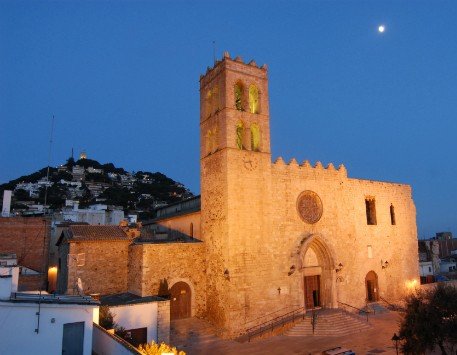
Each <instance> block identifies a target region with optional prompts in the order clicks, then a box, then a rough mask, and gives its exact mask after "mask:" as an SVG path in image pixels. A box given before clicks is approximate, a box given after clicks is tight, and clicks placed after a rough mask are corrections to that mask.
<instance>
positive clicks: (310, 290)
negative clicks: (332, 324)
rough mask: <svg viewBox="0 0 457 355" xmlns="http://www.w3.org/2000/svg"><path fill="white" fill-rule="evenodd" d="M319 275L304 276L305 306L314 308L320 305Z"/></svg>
mask: <svg viewBox="0 0 457 355" xmlns="http://www.w3.org/2000/svg"><path fill="white" fill-rule="evenodd" d="M320 283H321V277H320V275H314V276H304V280H303V285H304V291H305V307H306V308H307V309H309V308H315V307H319V306H320V305H321V300H320V298H321V292H320Z"/></svg>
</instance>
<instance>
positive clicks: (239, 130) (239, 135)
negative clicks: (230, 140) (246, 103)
mask: <svg viewBox="0 0 457 355" xmlns="http://www.w3.org/2000/svg"><path fill="white" fill-rule="evenodd" d="M236 147H237V148H238V149H243V122H241V121H240V122H238V123H237V124H236Z"/></svg>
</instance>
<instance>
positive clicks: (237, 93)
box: [235, 83, 243, 111]
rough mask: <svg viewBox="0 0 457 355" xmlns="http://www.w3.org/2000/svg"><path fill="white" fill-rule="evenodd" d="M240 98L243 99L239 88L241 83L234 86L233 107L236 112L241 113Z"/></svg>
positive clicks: (241, 88)
mask: <svg viewBox="0 0 457 355" xmlns="http://www.w3.org/2000/svg"><path fill="white" fill-rule="evenodd" d="M242 98H243V87H242V86H241V83H236V84H235V107H236V109H237V110H238V111H243V104H242Z"/></svg>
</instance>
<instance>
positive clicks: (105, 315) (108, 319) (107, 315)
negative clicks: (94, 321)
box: [98, 306, 114, 329]
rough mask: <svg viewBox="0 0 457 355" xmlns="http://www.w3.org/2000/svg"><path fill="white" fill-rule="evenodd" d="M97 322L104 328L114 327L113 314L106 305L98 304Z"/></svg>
mask: <svg viewBox="0 0 457 355" xmlns="http://www.w3.org/2000/svg"><path fill="white" fill-rule="evenodd" d="M98 323H99V325H100V327H103V328H105V329H113V328H114V320H113V314H112V313H111V311H110V309H109V307H108V306H100V310H99V316H98Z"/></svg>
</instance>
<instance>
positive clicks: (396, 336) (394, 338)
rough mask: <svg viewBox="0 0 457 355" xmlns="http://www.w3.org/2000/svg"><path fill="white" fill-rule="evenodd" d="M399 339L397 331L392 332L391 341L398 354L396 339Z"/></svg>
mask: <svg viewBox="0 0 457 355" xmlns="http://www.w3.org/2000/svg"><path fill="white" fill-rule="evenodd" d="M399 340H400V337H399V336H398V335H397V333H394V336H393V337H392V343H394V345H395V350H396V351H397V355H398V341H399Z"/></svg>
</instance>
